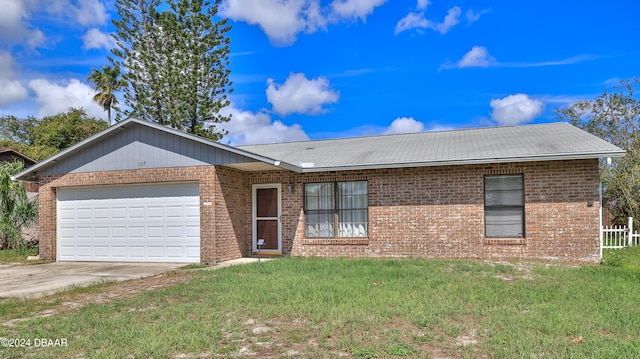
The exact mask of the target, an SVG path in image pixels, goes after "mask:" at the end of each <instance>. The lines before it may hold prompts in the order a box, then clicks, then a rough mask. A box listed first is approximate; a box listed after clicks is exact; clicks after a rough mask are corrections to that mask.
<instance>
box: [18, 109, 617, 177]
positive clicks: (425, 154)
mask: <svg viewBox="0 0 640 359" xmlns="http://www.w3.org/2000/svg"><path fill="white" fill-rule="evenodd" d="M135 126H139V127H141V128H142V129H146V130H147V132H149V131H151V132H153V131H156V132H158V131H160V132H162V133H167V134H168V135H172V136H173V138H177V139H182V142H184V139H186V140H188V141H187V142H188V143H193V144H199V145H200V148H201V147H202V145H204V148H205V149H206V148H209V149H211V150H212V151H218V152H219V151H225V152H227V153H230V154H234V155H235V157H237V158H239V159H241V161H239V162H238V163H229V162H228V161H227V162H224V163H221V164H224V165H228V166H230V167H236V168H239V169H242V170H249V171H256V170H268V169H287V170H291V171H295V172H318V171H335V170H350V169H367V168H394V167H417V166H442V165H457V164H474V163H496V162H520V161H544V160H568V159H587V158H606V157H621V156H624V154H625V151H624V150H622V149H620V148H618V147H616V146H614V145H612V144H610V143H608V142H606V141H604V140H602V139H600V138H598V137H596V136H593V135H591V134H589V133H587V132H585V131H582V130H580V129H578V128H576V127H574V126H572V125H570V124H568V123H564V122H558V123H551V124H540V125H527V126H508V127H488V128H478V129H468V130H453V131H439V132H421V133H412V134H400V135H384V136H372V137H358V138H345V139H334V140H320V141H303V142H289V143H277V144H266V145H251V146H237V147H233V146H227V145H223V144H220V143H217V142H213V141H210V140H207V139H204V138H201V137H198V136H194V135H190V134H186V133H184V132H181V131H178V130H175V129H171V128H168V127H165V126H162V125H159V124H155V123H151V122H147V121H140V120H136V119H129V120H126V121H123V122H120V123H118V124H116V125H114V126H112V127H110V128H108V129H106V130H104V131H102V132H100V133H98V134H96V135H94V136H91V137H89V138H88V139H86V140H84V141H81V142H79V143H77V144H75V145H74V146H71V147H69V148H67V149H65V150H63V151H61V152H60V153H58V154H56V155H54V156H52V157H50V158H48V159H47V160H45V161H42V162H40V163H39V164H36V165H34V166H32V167H31V168H29V169H28V170H25V171H23V172H21V173H19V174H17V175H16V176H14V177H15V178H17V179H21V180H35V178H36V177H37V175H38V173H47V171H51V170H52V169H56V168H65V167H64V166H61V165H60V163H61V162H65V161H67V162H69V161H72V162H77V163H74V165H75V166H76V167H73V166H71V168H74V169H75V170H78V169H80V170H81V171H86V170H85V168H90V167H78V166H80V165H83V166H86V165H87V163H88V162H87V161H89V160H87V161H85V162H82V163H80V162H78V157H79V156H80V154H82V153H88V151H87V150H88V149H89V148H92V146H100V143H102V144H104V142H103V141H105V140H108V139H110V138H111V139H114V138H117V137H118V135H117V134H118V133H119V131H121V130H130V129H131V128H134V127H135ZM146 136H147V137H149V136H150V135H146ZM146 141H147V142H149V141H150V140H149V139H146ZM191 141H193V142H191ZM163 143H168V144H167V146H169V144H170V143H171V142H157V141H155V142H153V144H152V145H153V146H156V148H157V146H163ZM113 145H114V144H113V143H112V144H110V146H104V145H103V148H102V149H101V151H105V150H106V149H110V148H112V147H113ZM147 145H149V143H147ZM147 148H150V147H147ZM115 150H117V148H116V149H113V151H115ZM170 150H173V149H170ZM198 151H200V152H198ZM198 151H184V149H182V153H195V152H198V155H200V156H202V153H201V150H198ZM98 152H99V151H98ZM100 155H104V153H102V152H100ZM96 156H98V155H96ZM99 158H100V157H96V158H94V160H95V159H99ZM78 163H80V164H78ZM201 163H206V161H204V162H201ZM123 169H132V168H131V167H125V168H123ZM69 172H71V171H69Z"/></svg>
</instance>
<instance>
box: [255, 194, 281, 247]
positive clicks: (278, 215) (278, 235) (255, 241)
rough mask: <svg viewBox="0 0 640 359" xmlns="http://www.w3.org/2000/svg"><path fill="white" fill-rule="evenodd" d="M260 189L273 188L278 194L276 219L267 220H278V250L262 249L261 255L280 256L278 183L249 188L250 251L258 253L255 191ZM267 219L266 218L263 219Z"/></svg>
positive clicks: (279, 199) (279, 196)
mask: <svg viewBox="0 0 640 359" xmlns="http://www.w3.org/2000/svg"><path fill="white" fill-rule="evenodd" d="M260 188H275V189H276V190H277V192H278V217H277V218H275V217H273V218H271V217H270V218H268V219H271V220H276V219H277V220H278V249H277V250H274V249H264V250H261V253H266V254H280V253H282V186H281V184H280V183H261V184H254V185H253V186H251V251H252V252H253V253H257V252H258V246H257V244H258V238H257V237H258V217H257V201H256V196H257V190H258V189H260ZM265 219H267V218H265Z"/></svg>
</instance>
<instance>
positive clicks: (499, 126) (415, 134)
mask: <svg viewBox="0 0 640 359" xmlns="http://www.w3.org/2000/svg"><path fill="white" fill-rule="evenodd" d="M558 124H567V125H570V126H573V125H571V124H570V123H568V122H565V121H555V122H545V123H532V124H524V125H506V126H502V125H495V126H486V127H467V128H453V129H449V130H434V131H421V132H409V133H389V134H380V135H367V136H354V137H342V138H323V139H317V140H304V141H291V142H273V143H255V144H251V145H238V146H233V147H237V148H243V147H252V146H261V147H262V146H264V147H266V146H279V145H280V146H281V145H285V144H296V143H318V142H328V141H334V142H337V141H348V140H357V139H369V138H384V137H409V136H418V135H425V134H430V133H443V132H451V133H453V132H465V131H485V130H491V129H507V128H514V127H537V126H550V125H558Z"/></svg>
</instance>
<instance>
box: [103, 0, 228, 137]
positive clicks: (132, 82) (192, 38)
mask: <svg viewBox="0 0 640 359" xmlns="http://www.w3.org/2000/svg"><path fill="white" fill-rule="evenodd" d="M220 2H221V0H214V1H213V3H211V2H209V1H205V0H167V2H166V4H167V6H168V7H165V8H163V10H162V11H158V7H159V5H160V4H159V1H157V0H117V1H116V8H117V9H118V14H119V15H120V20H114V21H113V23H114V25H115V26H116V34H115V38H116V43H117V46H116V48H115V49H113V50H112V52H113V54H114V56H115V58H111V59H110V60H111V61H112V63H113V64H114V66H116V67H121V68H122V69H123V70H124V71H123V79H124V80H125V81H126V83H127V86H125V87H124V99H125V102H126V105H127V106H128V107H129V108H130V110H127V111H125V115H127V116H133V117H137V118H140V119H143V120H147V121H152V122H157V123H160V124H162V125H166V126H170V127H173V128H176V129H179V130H182V131H185V132H189V133H193V134H197V135H200V136H204V137H207V138H210V139H213V140H219V139H220V138H222V136H224V135H225V134H226V132H224V131H223V130H221V129H219V128H217V127H216V124H218V123H224V122H227V121H229V119H230V117H228V116H223V115H221V114H220V110H221V109H222V108H224V107H225V106H227V105H229V100H228V99H227V93H229V92H231V91H232V90H231V89H230V86H231V82H230V81H229V69H228V66H229V59H228V54H229V43H230V40H229V38H228V37H227V35H226V34H227V33H228V32H229V30H230V29H231V27H230V26H228V25H227V19H221V20H214V19H216V18H217V13H218V6H219V4H220Z"/></svg>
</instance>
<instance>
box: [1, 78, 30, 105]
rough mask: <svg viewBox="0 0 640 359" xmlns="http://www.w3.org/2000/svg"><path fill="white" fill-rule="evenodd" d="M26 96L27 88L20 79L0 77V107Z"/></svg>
mask: <svg viewBox="0 0 640 359" xmlns="http://www.w3.org/2000/svg"><path fill="white" fill-rule="evenodd" d="M27 96H28V93H27V89H25V88H24V86H22V84H21V83H20V81H17V80H8V79H0V108H1V107H4V106H6V105H9V104H11V103H14V102H16V101H20V100H23V99H25V98H26V97H27Z"/></svg>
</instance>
